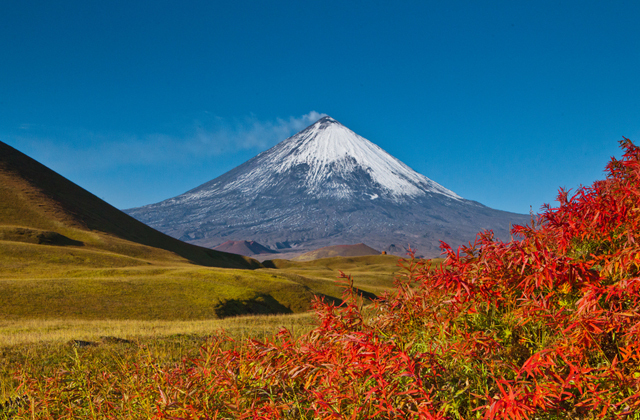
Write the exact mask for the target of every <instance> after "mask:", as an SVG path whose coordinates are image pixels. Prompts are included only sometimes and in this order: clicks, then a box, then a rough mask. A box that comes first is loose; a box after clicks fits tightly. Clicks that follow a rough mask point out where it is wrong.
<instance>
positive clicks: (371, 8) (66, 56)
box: [0, 0, 640, 213]
mask: <svg viewBox="0 0 640 420" xmlns="http://www.w3.org/2000/svg"><path fill="white" fill-rule="evenodd" d="M639 18H640V2H637V1H559V0H555V1H515V2H514V1H446V2H444V1H395V2H385V1H372V0H369V1H347V2H345V1H331V0H329V1H322V2H317V1H304V2H302V1H233V2H232V1H228V2H226V1H225V2H223V1H189V2H177V1H157V0H156V1H134V2H131V1H108V2H104V1H102V2H97V1H88V0H83V1H64V2H50V1H29V0H22V1H17V0H16V1H13V0H8V1H3V2H2V3H1V4H0V63H2V64H1V65H0V140H2V141H4V142H6V143H8V144H9V145H11V146H13V147H15V148H17V149H18V150H20V151H22V152H24V153H26V154H28V155H30V156H32V157H33V158H35V159H37V160H39V161H40V162H42V163H44V164H45V165H47V166H49V167H50V168H52V169H54V170H56V171H57V172H59V173H61V174H62V175H64V176H66V177H67V178H69V179H70V180H72V181H74V182H75V183H77V184H79V185H80V186H82V187H84V188H86V189H88V190H89V191H91V192H93V193H94V194H96V195H98V196H99V197H101V198H103V199H105V200H106V201H108V202H109V203H111V204H113V205H115V206H116V207H119V208H129V207H134V206H140V205H144V204H149V203H153V202H157V201H160V200H163V199H166V198H169V197H172V196H175V195H178V194H180V193H183V192H185V191H187V190H189V189H191V188H194V187H196V186H197V185H199V184H201V183H203V182H206V181H208V180H211V179H213V178H215V177H217V176H218V175H221V174H222V173H224V172H226V171H228V170H230V169H232V168H233V167H235V166H237V165H239V164H241V163H242V162H244V161H246V160H247V159H249V158H251V157H253V156H254V155H256V154H257V153H259V152H261V151H263V150H266V149H267V148H269V147H270V146H273V145H275V144H276V143H277V142H279V141H281V140H284V139H285V138H286V137H287V136H289V135H291V134H294V133H295V132H296V131H298V130H299V129H301V128H304V127H305V126H306V125H308V124H310V123H312V122H313V119H314V118H315V117H316V116H318V115H319V114H320V113H323V114H328V115H331V116H332V117H334V118H335V119H337V120H338V121H340V122H342V123H343V124H344V125H346V126H347V127H349V128H351V129H352V130H353V131H355V132H356V133H358V134H360V135H362V136H364V137H365V138H367V139H369V140H371V141H373V142H374V143H376V144H378V145H379V146H381V147H382V148H383V149H385V150H386V151H388V152H389V153H391V154H392V155H394V156H395V157H397V158H399V159H400V160H402V161H403V162H405V163H406V164H408V165H409V166H410V167H412V168H413V169H415V170H416V171H418V172H420V173H422V174H424V175H426V176H427V177H429V178H431V179H433V180H434V181H436V182H438V183H440V184H442V185H443V186H445V187H446V188H449V189H451V190H453V191H455V192H456V193H458V194H459V195H461V196H463V197H465V198H469V199H473V200H476V201H479V202H481V203H483V204H486V205H488V206H490V207H494V208H498V209H502V210H509V211H514V212H520V213H528V212H529V209H530V208H533V210H534V211H537V210H539V209H540V206H541V205H542V204H543V203H553V202H554V200H555V197H556V194H557V190H558V188H559V187H566V188H575V187H577V186H578V185H580V184H585V185H588V184H591V183H592V182H593V181H594V180H596V179H602V178H603V176H604V174H603V170H604V166H605V165H606V163H607V162H608V160H609V158H610V157H611V156H620V151H619V148H618V143H617V142H618V140H620V139H621V138H622V136H625V137H628V138H631V140H634V141H636V142H637V143H640V76H639V74H640V30H639V29H638V27H639V25H638V20H639Z"/></svg>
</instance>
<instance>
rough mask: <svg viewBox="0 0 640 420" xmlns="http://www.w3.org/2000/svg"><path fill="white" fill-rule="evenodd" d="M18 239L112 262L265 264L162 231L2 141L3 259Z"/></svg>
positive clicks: (0, 239) (30, 247) (30, 245)
mask: <svg viewBox="0 0 640 420" xmlns="http://www.w3.org/2000/svg"><path fill="white" fill-rule="evenodd" d="M8 243H12V244H13V245H11V246H9V245H8ZM16 243H22V244H25V245H28V246H23V247H22V248H23V249H22V250H21V251H22V252H24V253H27V254H29V253H33V252H34V249H33V247H34V246H35V247H38V252H37V253H40V254H41V255H44V254H50V253H54V254H67V255H68V254H72V253H75V254H87V253H89V254H95V255H94V259H100V258H103V259H105V264H106V265H108V266H111V265H113V264H114V261H116V260H119V261H120V262H121V263H125V265H128V264H126V263H127V262H129V263H131V260H132V259H142V260H144V259H150V260H154V261H166V262H180V261H183V262H190V263H193V264H198V265H203V266H211V267H227V268H244V269H251V268H257V267H260V264H259V263H258V262H257V261H255V260H252V259H250V258H246V257H243V256H239V255H235V254H228V253H224V252H219V251H214V250H211V249H206V248H202V247H199V246H195V245H191V244H186V243H184V242H182V241H179V240H177V239H175V238H172V237H170V236H167V235H165V234H163V233H161V232H158V231H157V230H155V229H152V228H150V227H149V226H147V225H145V224H143V223H141V222H139V221H137V220H136V219H134V218H132V217H130V216H128V215H127V214H125V213H123V212H122V211H120V210H118V209H116V208H115V207H113V206H111V205H110V204H108V203H106V202H104V201H103V200H101V199H100V198H98V197H96V196H95V195H93V194H91V193H90V192H88V191H86V190H85V189H83V188H81V187H79V186H78V185H76V184H74V183H73V182H71V181H69V180H67V179H66V178H64V177H63V176H61V175H59V174H58V173H56V172H54V171H52V170H51V169H49V168H47V167H46V166H44V165H42V164H40V163H39V162H37V161H35V160H34V159H32V158H30V157H28V156H26V155H25V154H23V153H21V152H19V151H18V150H16V149H14V148H12V147H11V146H9V145H7V144H5V143H2V142H0V256H2V254H4V257H5V258H3V259H2V261H4V263H3V265H5V264H7V262H8V261H11V260H12V259H13V260H14V261H15V260H16V259H19V256H18V257H16V253H19V252H20V251H18V250H17V249H16V246H17V245H15V244H16ZM52 247H58V248H59V247H64V248H67V250H66V251H65V250H64V249H56V250H53V249H52ZM71 248H73V250H71ZM7 254H9V255H7ZM11 255H13V258H11Z"/></svg>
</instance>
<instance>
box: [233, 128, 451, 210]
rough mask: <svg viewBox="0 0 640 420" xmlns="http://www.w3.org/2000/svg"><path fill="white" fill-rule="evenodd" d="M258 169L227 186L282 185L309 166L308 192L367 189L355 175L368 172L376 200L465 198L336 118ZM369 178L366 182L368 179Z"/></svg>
mask: <svg viewBox="0 0 640 420" xmlns="http://www.w3.org/2000/svg"><path fill="white" fill-rule="evenodd" d="M255 161H256V162H255V163H256V164H257V165H256V166H255V168H254V169H253V170H251V171H249V172H246V173H244V174H242V175H241V176H239V177H238V179H236V180H235V181H232V182H230V183H228V184H226V185H225V187H224V188H225V189H226V190H234V189H237V190H241V191H243V192H244V193H246V194H252V193H253V194H255V193H259V192H260V191H261V190H264V189H265V188H269V187H270V186H272V185H274V184H277V183H278V182H279V181H280V178H281V175H282V174H283V173H286V172H288V171H292V170H293V171H295V170H297V169H298V168H300V169H302V168H305V169H306V170H305V171H304V172H305V175H304V178H303V179H301V182H302V184H301V185H302V186H303V187H304V188H305V189H306V192H307V194H310V195H313V196H317V197H332V198H340V199H348V198H354V196H355V195H356V194H362V193H365V194H366V193H367V191H363V190H362V188H359V189H358V188H357V187H362V185H353V184H352V183H351V182H349V181H351V180H352V178H354V177H357V176H360V175H362V173H364V174H366V175H368V177H369V178H370V180H369V182H368V183H369V185H368V187H369V188H368V189H370V188H373V189H375V190H376V191H378V192H379V193H380V195H378V193H377V192H374V193H370V195H369V197H370V198H372V199H375V198H377V197H378V196H383V197H393V198H396V199H402V198H406V197H416V196H419V195H425V194H427V193H430V192H431V193H437V194H443V195H446V196H448V197H451V198H454V199H460V197H459V196H458V195H457V194H456V193H454V192H452V191H449V190H448V189H446V188H444V187H443V186H441V185H439V184H437V183H435V182H433V181H431V180H430V179H429V178H427V177H426V176H424V175H420V174H419V173H417V172H415V171H413V170H412V169H411V168H409V167H408V166H407V165H405V164H404V163H402V162H400V161H399V160H398V159H396V158H394V157H393V156H391V155H390V154H388V153H387V152H385V151H384V150H382V149H381V148H380V147H379V146H377V145H375V144H373V143H371V142H370V141H369V140H367V139H365V138H364V137H361V136H359V135H357V134H356V133H354V132H353V131H351V130H349V129H348V128H347V127H345V126H344V125H342V124H340V123H339V122H338V121H336V120H334V119H333V118H331V117H324V118H322V119H320V120H319V121H318V122H316V123H315V124H313V125H312V126H310V127H308V128H306V129H305V130H303V131H301V132H299V133H298V134H296V135H294V136H292V137H289V138H288V139H287V140H285V141H283V142H281V143H280V144H278V145H277V146H275V147H273V148H272V149H270V150H268V151H266V152H264V153H261V154H260V155H258V156H257V157H256V158H255ZM363 181H365V180H364V179H363Z"/></svg>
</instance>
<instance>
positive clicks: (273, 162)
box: [125, 116, 528, 256]
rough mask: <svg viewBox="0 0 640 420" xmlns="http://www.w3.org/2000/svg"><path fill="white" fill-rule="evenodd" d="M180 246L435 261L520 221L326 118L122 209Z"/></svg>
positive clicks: (505, 233)
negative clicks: (241, 245) (352, 248)
mask: <svg viewBox="0 0 640 420" xmlns="http://www.w3.org/2000/svg"><path fill="white" fill-rule="evenodd" d="M125 211H126V212H127V213H129V214H130V215H132V216H134V217H136V218H138V219H139V220H141V221H143V222H145V223H147V224H149V225H150V226H152V227H154V228H156V229H158V230H161V231H163V232H165V233H167V234H169V235H171V236H174V237H176V238H179V239H181V240H184V241H187V242H190V243H194V244H198V245H201V246H207V247H213V246H216V245H219V244H220V243H222V242H225V241H227V240H230V239H236V240H237V239H247V238H248V239H251V240H255V241H257V242H259V243H261V244H263V245H265V246H268V247H270V248H271V249H275V250H285V249H286V250H296V251H300V252H303V251H307V250H312V249H317V248H321V247H324V246H330V245H339V244H344V243H360V242H365V243H367V244H369V245H370V246H373V247H374V248H376V249H382V250H386V249H387V248H389V247H390V245H391V244H398V245H400V246H404V247H406V246H411V248H413V249H416V250H417V251H418V253H419V254H422V255H425V256H438V255H440V249H439V246H440V240H444V241H446V242H448V243H449V244H450V245H452V246H458V245H461V244H464V243H467V242H469V241H472V240H473V239H474V237H475V234H476V233H478V232H479V231H481V230H484V229H492V230H494V231H495V233H496V234H497V236H499V237H503V238H507V237H508V235H509V224H510V223H526V222H527V221H528V216H525V215H518V214H515V213H509V212H503V211H500V210H494V209H490V208H489V207H486V206H484V205H482V204H480V203H477V202H475V201H471V200H466V199H464V198H462V197H460V196H459V195H457V194H456V193H454V192H453V191H450V190H448V189H446V188H445V187H443V186H441V185H440V184H438V183H436V182H435V181H432V180H431V179H429V178H427V177H426V176H424V175H421V174H418V173H416V172H415V171H413V170H412V169H411V168H409V167H408V166H407V165H405V164H404V163H402V162H400V161H399V160H398V159H396V158H394V157H393V156H391V155H389V154H388V153H387V152H385V151H384V150H383V149H382V148H380V147H379V146H377V145H375V144H373V143H372V142H370V141H368V140H366V139H364V138H363V137H361V136H359V135H357V134H356V133H354V132H353V131H351V130H350V129H348V128H346V127H345V126H343V125H342V124H340V123H339V122H338V121H337V120H335V119H333V118H331V117H328V116H327V117H324V118H322V119H320V120H318V121H317V122H316V123H314V124H312V125H310V126H309V127H307V128H305V129H304V130H302V131H300V132H299V133H297V134H295V135H293V136H291V137H289V138H287V139H285V140H283V141H282V142H280V143H278V144H277V145H276V146H274V147H272V148H270V149H269V150H266V151H264V152H262V153H260V154H258V155H257V156H255V157H254V158H252V159H250V160H248V161H247V162H245V163H243V164H241V165H239V166H237V167H236V168H234V169H232V170H230V171H228V172H226V173H225V174H222V175H220V176H219V177H217V178H215V179H213V180H211V181H209V182H206V183H204V184H202V185H200V186H197V187H195V188H193V189H191V190H189V191H187V192H185V193H184V194H181V195H179V196H176V197H173V198H170V199H167V200H164V201H162V202H160V203H156V204H150V205H147V206H143V207H138V208H134V209H128V210H125Z"/></svg>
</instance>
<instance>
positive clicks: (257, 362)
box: [16, 139, 640, 419]
mask: <svg viewBox="0 0 640 420" xmlns="http://www.w3.org/2000/svg"><path fill="white" fill-rule="evenodd" d="M621 146H622V148H623V150H624V155H623V158H622V160H619V161H618V160H615V159H612V161H611V162H610V163H609V164H608V166H607V177H606V179H605V180H602V181H597V182H595V183H594V184H593V185H592V186H590V187H583V188H580V189H579V190H578V191H576V192H575V194H573V195H569V193H568V192H565V191H562V190H561V191H560V194H559V196H558V201H559V205H558V207H556V208H550V207H546V208H545V209H544V211H543V213H542V214H541V215H540V216H539V217H538V218H537V219H536V220H532V222H531V225H530V226H516V227H515V228H514V229H513V233H514V235H516V238H517V239H516V240H513V241H511V242H507V243H503V242H501V241H498V240H496V239H494V238H493V236H492V234H491V233H490V232H484V233H481V234H479V235H478V237H477V239H476V241H475V243H473V244H470V245H469V246H466V247H461V248H460V249H458V250H456V251H454V250H452V249H451V248H450V247H448V246H447V245H445V244H443V252H444V253H445V254H446V257H447V258H446V260H445V262H444V263H443V264H442V266H440V267H439V268H437V269H435V270H433V269H430V268H429V266H427V265H424V264H423V263H421V262H419V261H412V262H411V263H410V264H409V265H408V266H407V267H406V268H407V271H406V275H405V276H404V277H402V278H400V279H398V280H397V290H396V292H395V293H393V294H390V295H388V296H385V297H383V298H382V299H380V300H379V301H378V302H376V304H375V305H374V307H372V308H364V309H363V308H362V307H361V305H360V304H359V299H358V296H356V295H355V294H354V292H353V288H352V287H351V286H352V285H350V284H349V282H348V280H349V278H348V277H345V279H346V284H345V289H346V292H345V293H346V299H345V303H344V304H343V305H341V306H338V307H336V306H333V305H331V304H328V303H325V302H323V301H322V300H317V301H316V304H315V309H316V311H317V314H318V317H319V321H320V324H319V326H318V328H316V329H315V330H314V331H313V332H312V333H310V334H308V335H306V336H303V337H301V338H299V339H293V338H292V337H291V335H290V334H289V333H288V332H287V331H286V330H283V331H281V333H280V334H278V335H277V336H276V337H274V338H273V339H272V340H267V341H265V342H259V341H255V340H253V341H246V342H242V343H235V345H233V346H231V348H229V345H228V343H226V342H225V339H224V338H220V339H218V340H216V341H214V342H212V343H211V344H210V345H209V346H207V347H205V348H203V349H202V353H201V356H200V357H199V358H197V359H195V360H186V361H184V362H183V363H182V364H181V365H179V366H169V367H162V366H157V365H155V364H154V363H153V362H152V361H150V362H149V363H143V362H140V363H139V364H136V365H135V366H125V367H123V369H122V372H120V373H119V374H118V375H114V374H111V375H103V377H101V376H100V375H97V374H94V375H93V376H91V375H90V373H88V372H87V371H86V370H82V369H78V370H77V371H74V372H65V373H64V374H61V375H60V377H57V378H50V379H48V380H47V381H45V382H42V381H37V380H30V381H27V382H25V389H26V393H27V395H28V396H29V398H30V401H31V403H30V407H24V410H23V411H24V413H23V415H25V416H31V415H32V414H33V416H34V417H35V418H78V417H79V416H80V414H85V415H86V414H87V413H90V414H91V416H93V417H96V418H149V417H154V418H158V419H214V418H240V419H262V418H263V419H278V418H283V419H285V418H286V419H315V418H327V419H375V418H380V419H383V418H385V419H386V418H403V419H406V418H415V419H463V418H464V419H471V418H484V419H503V418H504V419H574V418H611V419H614V418H640V415H639V414H637V413H638V412H640V336H639V334H640V313H639V311H638V303H639V299H640V277H639V276H638V271H639V264H640V245H639V243H638V241H640V237H638V235H639V233H640V205H639V204H640V148H638V147H636V146H635V145H633V144H632V143H631V142H630V141H629V140H627V139H624V140H623V141H621ZM89 376H90V377H89ZM69 384H73V385H69ZM78 384H83V385H82V386H79V385H78ZM125 396H126V399H127V401H126V403H123V398H124V397H125ZM52 401H55V403H52ZM29 412H30V413H29ZM16 418H19V416H18V417H16Z"/></svg>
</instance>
